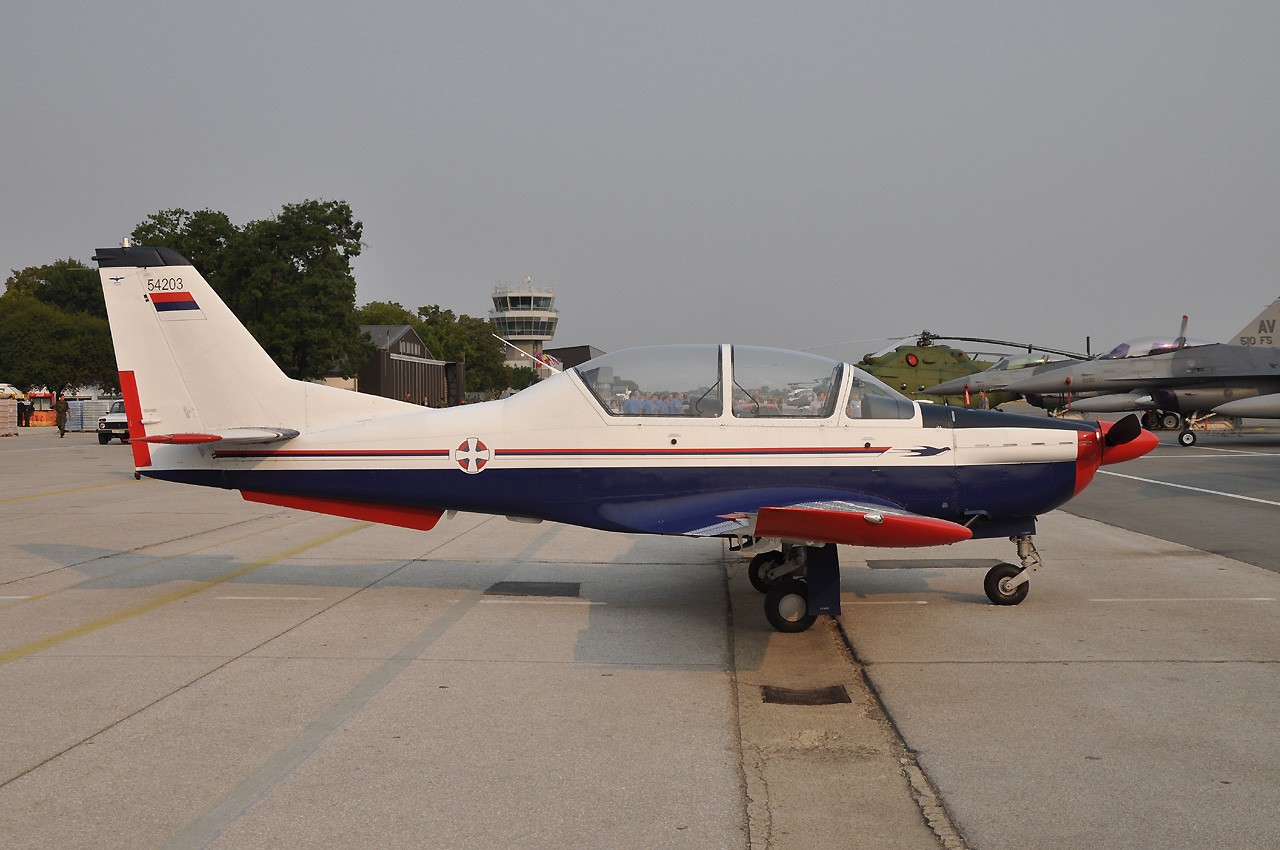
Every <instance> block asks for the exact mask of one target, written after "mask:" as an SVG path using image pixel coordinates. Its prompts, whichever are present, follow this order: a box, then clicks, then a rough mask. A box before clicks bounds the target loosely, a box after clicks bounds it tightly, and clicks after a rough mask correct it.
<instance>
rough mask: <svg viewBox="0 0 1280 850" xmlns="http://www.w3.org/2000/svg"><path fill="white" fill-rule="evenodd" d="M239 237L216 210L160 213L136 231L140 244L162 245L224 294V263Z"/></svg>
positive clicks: (224, 216) (135, 234)
mask: <svg viewBox="0 0 1280 850" xmlns="http://www.w3.org/2000/svg"><path fill="white" fill-rule="evenodd" d="M239 234H240V230H239V229H238V228H237V227H236V226H235V225H234V224H232V223H231V219H230V218H228V217H227V214H226V213H221V212H215V211H214V210H198V211H196V212H187V211H186V210H183V209H172V210H161V211H160V212H156V213H152V214H151V215H149V216H147V220H146V221H144V222H142V223H141V224H139V225H138V226H137V227H135V228H134V229H133V234H132V237H133V240H134V242H136V243H137V244H139V245H163V246H165V247H166V248H172V249H174V250H175V251H177V252H178V253H179V254H181V255H182V256H184V257H186V258H187V260H188V261H189V262H190V263H191V265H193V266H195V267H196V268H197V269H199V270H200V273H201V274H202V275H204V278H205V280H207V281H209V283H210V284H211V285H212V286H213V288H214V289H216V290H218V292H222V263H223V261H224V260H225V259H226V254H227V251H228V250H229V249H230V248H231V246H232V243H233V242H234V241H235V239H236V237H237V236H238V235H239Z"/></svg>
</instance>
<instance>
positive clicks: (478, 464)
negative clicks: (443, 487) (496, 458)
mask: <svg viewBox="0 0 1280 850" xmlns="http://www.w3.org/2000/svg"><path fill="white" fill-rule="evenodd" d="M492 457H493V453H492V452H491V451H489V447H488V446H486V445H485V444H484V442H482V441H481V440H480V438H479V437H468V438H467V439H465V440H463V441H462V442H461V443H459V444H458V447H457V448H456V449H454V450H453V459H454V460H456V461H457V462H458V466H459V467H460V468H461V469H462V471H463V472H465V473H467V474H468V475H475V474H476V473H478V472H479V471H480V470H482V469H484V468H485V465H486V464H488V463H489V460H490V458H492Z"/></svg>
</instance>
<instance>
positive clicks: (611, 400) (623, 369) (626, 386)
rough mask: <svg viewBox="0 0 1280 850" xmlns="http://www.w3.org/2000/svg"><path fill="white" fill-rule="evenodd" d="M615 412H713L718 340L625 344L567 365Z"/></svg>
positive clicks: (717, 412) (717, 408)
mask: <svg viewBox="0 0 1280 850" xmlns="http://www.w3.org/2000/svg"><path fill="white" fill-rule="evenodd" d="M573 371H574V372H576V373H577V375H578V377H579V378H581V379H582V382H583V383H585V384H586V385H587V387H588V389H590V390H591V392H592V394H594V395H595V397H596V398H597V399H598V400H599V401H600V404H601V405H603V406H604V409H605V410H607V411H609V412H610V413H612V414H614V415H616V416H719V415H720V346H718V345H668V346H653V347H650V348H630V349H627V350H625V351H617V352H613V353H612V354H605V355H602V356H600V357H597V358H595V359H594V360H588V361H587V362H586V363H583V364H582V365H581V366H578V367H577V368H576V369H574V370H573Z"/></svg>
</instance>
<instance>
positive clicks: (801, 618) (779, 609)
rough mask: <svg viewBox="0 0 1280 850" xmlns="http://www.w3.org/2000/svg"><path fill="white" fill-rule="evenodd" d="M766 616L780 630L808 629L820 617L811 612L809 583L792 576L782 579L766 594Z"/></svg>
mask: <svg viewBox="0 0 1280 850" xmlns="http://www.w3.org/2000/svg"><path fill="white" fill-rule="evenodd" d="M764 616H765V618H766V619H767V620H768V621H769V625H771V626H773V627H774V628H775V629H777V630H778V631H780V632H787V633H789V634H793V633H795V632H803V631H806V630H807V629H808V628H809V627H810V626H812V625H813V624H814V622H815V621H816V620H817V619H818V615H817V614H810V613H809V583H808V582H807V581H805V580H804V579H801V578H794V577H792V576H788V577H786V578H784V579H780V580H779V581H778V582H776V583H775V584H774V585H773V587H771V588H769V592H768V593H767V594H765V597H764Z"/></svg>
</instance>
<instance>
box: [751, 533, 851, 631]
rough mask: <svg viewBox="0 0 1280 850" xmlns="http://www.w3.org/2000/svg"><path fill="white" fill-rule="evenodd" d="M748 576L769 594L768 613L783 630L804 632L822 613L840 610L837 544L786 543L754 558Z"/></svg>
mask: <svg viewBox="0 0 1280 850" xmlns="http://www.w3.org/2000/svg"><path fill="white" fill-rule="evenodd" d="M747 578H748V579H749V580H750V581H751V586H752V587H754V588H755V589H756V590H758V591H760V592H761V593H763V594H764V595H765V596H764V616H765V618H766V619H767V620H768V621H769V625H771V626H773V627H774V628H775V629H777V630H778V631H780V632H793V633H794V632H803V631H806V630H807V629H808V628H809V627H810V626H812V625H813V624H814V622H815V621H816V620H817V619H818V615H819V614H831V615H832V616H839V614H840V560H839V558H838V556H837V555H836V547H835V545H834V544H828V545H826V546H802V545H799V544H794V543H783V544H782V550H781V551H779V550H776V549H775V550H773V551H771V552H761V553H760V554H758V555H756V556H755V557H754V558H752V559H751V565H750V566H749V567H748V568H747Z"/></svg>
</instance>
